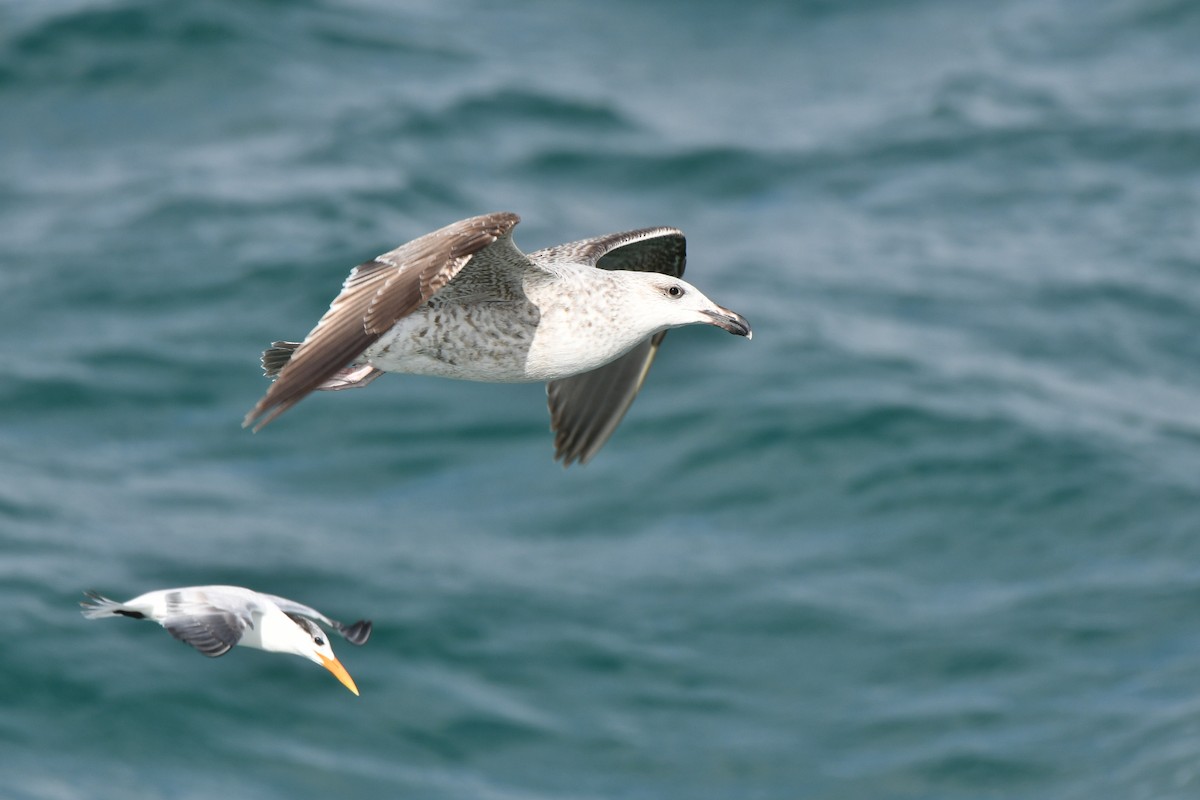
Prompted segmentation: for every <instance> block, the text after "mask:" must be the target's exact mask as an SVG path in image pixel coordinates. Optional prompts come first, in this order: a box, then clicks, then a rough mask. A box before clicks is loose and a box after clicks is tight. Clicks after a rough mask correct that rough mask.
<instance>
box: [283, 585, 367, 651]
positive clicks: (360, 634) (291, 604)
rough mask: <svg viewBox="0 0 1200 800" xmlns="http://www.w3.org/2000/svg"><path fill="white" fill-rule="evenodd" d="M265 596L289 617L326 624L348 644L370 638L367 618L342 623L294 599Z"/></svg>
mask: <svg viewBox="0 0 1200 800" xmlns="http://www.w3.org/2000/svg"><path fill="white" fill-rule="evenodd" d="M267 597H269V598H271V599H272V600H274V601H275V604H276V605H277V606H279V610H280V611H282V612H283V613H285V614H287V615H288V616H289V617H295V616H300V617H307V618H309V619H311V620H313V621H315V622H320V623H323V624H325V625H328V626H329V627H330V628H333V629H334V630H335V631H337V632H338V633H339V634H340V635H341V636H342V637H343V638H344V639H345V640H346V641H348V642H349V643H350V644H356V645H362V644H366V643H367V639H370V638H371V627H372V626H371V621H370V620H368V619H360V620H358V621H357V622H354V623H351V624H350V625H343V624H342V623H341V622H338V621H337V620H336V619H330V618H329V617H327V616H325V615H324V614H322V613H321V612H320V611H317V610H316V609H315V608H311V607H310V606H306V605H304V604H303V603H297V602H296V601H295V600H288V599H287V598H286V597H279V596H278V595H273V594H269V595H267Z"/></svg>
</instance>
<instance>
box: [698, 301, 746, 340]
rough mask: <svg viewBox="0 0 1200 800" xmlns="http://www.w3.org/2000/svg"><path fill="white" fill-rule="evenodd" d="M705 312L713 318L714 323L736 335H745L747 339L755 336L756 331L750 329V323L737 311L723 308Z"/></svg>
mask: <svg viewBox="0 0 1200 800" xmlns="http://www.w3.org/2000/svg"><path fill="white" fill-rule="evenodd" d="M704 313H705V314H707V315H708V316H709V317H711V318H712V324H713V325H716V326H717V327H718V328H723V329H724V330H727V331H729V332H730V333H732V334H733V335H735V336H745V337H746V338H747V339H753V338H754V331H752V330H751V329H750V323H749V322H747V321H746V318H745V317H743V316H742V315H741V314H739V313H737V312H736V311H730V310H729V309H728V308H721V309H720V310H719V311H705V312H704Z"/></svg>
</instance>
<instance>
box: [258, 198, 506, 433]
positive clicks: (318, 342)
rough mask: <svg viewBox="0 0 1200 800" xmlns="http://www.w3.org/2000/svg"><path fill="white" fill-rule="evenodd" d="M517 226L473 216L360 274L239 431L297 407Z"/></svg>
mask: <svg viewBox="0 0 1200 800" xmlns="http://www.w3.org/2000/svg"><path fill="white" fill-rule="evenodd" d="M519 221H520V217H518V216H517V215H516V214H513V213H509V212H498V213H494V214H485V215H483V216H480V217H472V218H471V219H465V220H462V221H460V222H455V223H454V224H452V225H447V226H446V227H444V228H441V229H440V230H436V231H434V232H432V233H428V234H425V235H424V236H422V237H420V238H419V239H413V240H412V241H411V242H409V243H407V244H404V245H401V246H400V247H398V248H396V249H395V250H392V251H390V252H388V253H384V254H383V255H381V256H379V257H378V258H375V259H373V260H371V261H368V262H366V263H365V264H360V265H359V266H357V267H355V268H354V269H353V270H352V271H351V272H350V275H349V277H347V278H346V282H345V283H344V284H343V285H342V291H341V293H340V294H338V296H337V297H336V298H334V300H333V302H332V303H331V304H330V305H329V310H328V311H326V312H325V314H324V316H322V317H321V319H320V321H319V322H317V326H316V327H315V328H313V329H312V331H311V332H309V334H308V336H307V337H306V338H305V340H304V341H303V342H302V343H301V344H300V346H299V347H298V348H296V351H295V353H293V354H292V357H291V358H290V359H289V360H288V362H287V364H286V366H284V367H283V369H281V370H280V371H279V377H278V378H276V380H275V382H274V383H273V384H271V388H270V389H268V390H267V393H266V394H265V395H263V397H262V399H261V400H259V401H258V403H257V404H256V405H255V406H254V408H252V409H251V410H250V413H248V414H247V415H246V418H245V419H244V420H243V421H242V427H247V426H249V425H251V424H253V425H254V430H256V431H257V430H258V429H260V428H262V427H263V426H264V425H266V424H267V423H268V422H270V421H271V420H273V419H275V417H277V416H279V415H280V414H282V413H283V412H284V411H287V410H288V409H289V408H291V407H292V406H294V405H295V404H296V403H298V402H300V401H301V400H302V399H304V397H305V396H306V395H308V394H309V393H310V392H312V391H313V390H315V389H316V388H317V387H318V386H320V385H321V384H322V383H324V382H325V381H326V380H328V379H329V378H330V377H332V376H333V375H334V374H335V373H336V372H337V371H338V370H340V369H342V368H343V367H345V366H347V365H348V364H350V363H351V362H353V361H354V359H356V358H358V356H360V355H362V352H363V351H364V350H366V349H367V348H368V347H370V346H371V345H372V344H374V343H375V342H376V341H378V339H379V337H381V336H382V335H383V334H384V333H386V332H387V331H388V330H389V329H390V328H391V327H392V326H393V325H395V324H396V322H397V321H398V320H399V319H401V318H402V317H404V316H405V315H407V314H411V313H412V312H413V311H414V310H416V309H417V308H418V307H419V306H420V305H421V304H422V303H424V302H425V301H426V300H428V299H429V298H430V297H432V296H433V295H434V294H435V293H436V292H437V291H438V290H439V289H441V288H442V287H443V286H445V285H446V284H447V283H449V282H450V281H451V280H453V279H454V276H455V275H457V274H458V273H459V271H460V270H462V268H463V267H464V266H466V264H467V262H469V261H470V260H471V257H472V256H473V255H475V254H476V253H478V252H479V251H481V250H483V249H484V248H486V247H489V246H490V245H492V244H493V243H494V242H496V241H497V240H498V239H501V238H503V237H509V236H510V235H511V234H512V230H513V228H514V227H516V225H517V223H518V222H519ZM508 241H509V242H510V246H511V239H508ZM256 421H257V422H256Z"/></svg>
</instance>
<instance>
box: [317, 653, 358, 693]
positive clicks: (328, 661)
mask: <svg viewBox="0 0 1200 800" xmlns="http://www.w3.org/2000/svg"><path fill="white" fill-rule="evenodd" d="M317 655H318V656H319V657H320V659H321V666H323V667H325V669H327V670H329V671H330V672H332V673H333V675H334V677H335V678H337V679H338V680H339V681H341V682H342V685H343V686H345V687H346V688H347V689H349V690H350V691H352V692H354V694H355V695H357V694H358V687H357V686H355V685H354V679H353V678H351V677H350V673H349V672H346V668H345V667H343V666H342V662H340V661H338V660H337V659H336V658H326V657H325V656H322V655H320V654H319V653H318V654H317Z"/></svg>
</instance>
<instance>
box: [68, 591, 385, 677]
mask: <svg viewBox="0 0 1200 800" xmlns="http://www.w3.org/2000/svg"><path fill="white" fill-rule="evenodd" d="M84 594H85V595H87V597H88V600H87V601H84V602H81V603H80V604H79V605H80V606H82V607H83V615H84V616H85V617H87V618H88V619H98V618H100V617H116V616H120V617H132V618H134V619H149V620H153V621H155V622H157V623H158V624H159V625H162V626H163V627H164V628H166V629H167V632H168V633H170V634H171V635H172V636H174V637H175V638H176V639H178V640H180V641H181V642H184V643H186V644H190V645H191V646H192V647H194V648H196V649H197V650H199V651H200V652H201V653H203V654H204V655H206V656H209V657H210V658H216V657H217V656H223V655H225V654H226V653H228V652H229V651H230V650H231V649H232V648H233V646H234V645H243V646H244V647H257V648H258V649H259V650H268V651H270V652H272V653H291V654H293V655H297V656H303V657H304V658H307V659H308V660H309V661H315V662H316V663H318V664H320V665H321V666H323V667H325V669H327V670H329V671H330V672H332V673H333V674H334V676H335V677H336V678H337V679H338V680H339V681H341V682H342V684H343V685H345V687H346V688H347V689H349V690H350V691H352V692H354V693H355V694H358V687H357V686H355V685H354V680H353V679H351V677H350V674H349V673H347V672H346V668H345V667H343V666H342V664H341V662H340V661H338V660H337V657H336V656H334V654H333V648H331V647H330V646H329V640H328V638H327V637H326V635H325V632H324V631H322V630H321V627H320V626H319V625H317V623H318V622H320V623H323V624H325V625H328V626H329V627H331V628H333V629H334V630H335V631H337V632H338V633H339V634H341V635H342V636H343V637H345V639H346V640H347V641H348V642H350V644H365V643H366V641H367V639H368V638H369V637H370V636H371V623H370V622H368V621H366V620H359V621H358V622H355V623H354V624H353V625H343V624H342V623H340V622H337V621H336V620H332V619H329V617H326V616H325V615H324V614H322V613H321V612H319V611H317V610H316V609H312V608H309V607H308V606H305V605H301V604H300V603H297V602H294V601H292V600H287V599H285V598H282V597H276V596H275V595H271V594H263V593H262V592H256V591H253V590H251V589H246V588H243V587H241V586H188V587H186V588H183V589H161V590H159V591H156V592H147V593H146V594H143V595H139V596H137V597H135V598H133V599H132V600H129V601H128V602H125V603H118V602H117V601H116V600H110V599H108V598H107V597H104V596H102V595H99V594H96V593H95V592H84Z"/></svg>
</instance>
